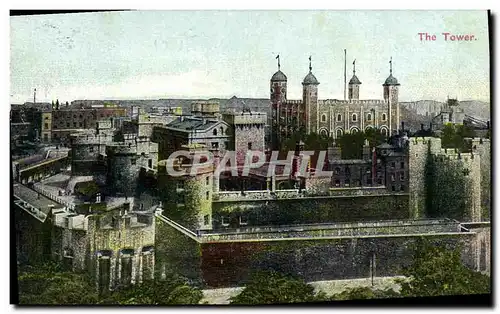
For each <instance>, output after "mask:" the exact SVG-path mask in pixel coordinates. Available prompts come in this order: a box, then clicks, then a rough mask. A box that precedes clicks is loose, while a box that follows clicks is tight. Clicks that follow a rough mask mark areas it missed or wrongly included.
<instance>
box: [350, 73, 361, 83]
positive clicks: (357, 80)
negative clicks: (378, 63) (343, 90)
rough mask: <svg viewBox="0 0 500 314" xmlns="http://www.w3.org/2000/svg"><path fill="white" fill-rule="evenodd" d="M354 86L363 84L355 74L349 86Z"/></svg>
mask: <svg viewBox="0 0 500 314" xmlns="http://www.w3.org/2000/svg"><path fill="white" fill-rule="evenodd" d="M352 84H361V81H360V80H359V79H358V77H357V76H356V74H354V75H353V76H352V78H351V80H350V81H349V85H352Z"/></svg>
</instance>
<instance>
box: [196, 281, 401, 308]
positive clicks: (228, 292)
mask: <svg viewBox="0 0 500 314" xmlns="http://www.w3.org/2000/svg"><path fill="white" fill-rule="evenodd" d="M396 278H404V277H375V278H374V280H373V283H374V285H373V287H374V289H387V288H392V289H394V290H395V291H399V289H400V287H399V285H398V284H396V283H394V280H395V279H396ZM309 284H310V285H311V286H313V287H314V289H315V291H316V292H319V291H323V292H325V293H326V294H327V295H328V296H331V295H333V294H337V293H340V292H342V291H344V290H346V289H347V288H355V287H371V286H372V282H371V278H360V279H347V280H327V281H315V282H310V283H309ZM242 290H243V287H234V288H220V289H206V290H203V299H202V300H201V302H200V303H205V302H207V303H208V304H229V298H231V297H233V296H236V295H238V294H239V293H240V292H241V291H242Z"/></svg>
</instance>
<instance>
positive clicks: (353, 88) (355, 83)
mask: <svg viewBox="0 0 500 314" xmlns="http://www.w3.org/2000/svg"><path fill="white" fill-rule="evenodd" d="M359 85H361V81H360V80H359V79H358V77H357V76H356V60H354V62H353V63H352V78H351V80H350V81H349V87H348V92H349V100H359Z"/></svg>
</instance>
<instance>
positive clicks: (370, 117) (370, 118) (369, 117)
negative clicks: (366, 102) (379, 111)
mask: <svg viewBox="0 0 500 314" xmlns="http://www.w3.org/2000/svg"><path fill="white" fill-rule="evenodd" d="M366 120H368V121H371V120H372V114H371V113H369V114H368V115H367V116H366Z"/></svg>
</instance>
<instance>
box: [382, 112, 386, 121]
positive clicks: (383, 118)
mask: <svg viewBox="0 0 500 314" xmlns="http://www.w3.org/2000/svg"><path fill="white" fill-rule="evenodd" d="M385 120H387V115H386V114H385V113H383V114H382V121H385Z"/></svg>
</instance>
